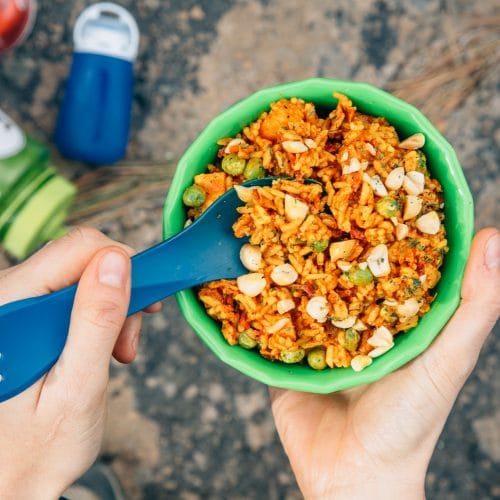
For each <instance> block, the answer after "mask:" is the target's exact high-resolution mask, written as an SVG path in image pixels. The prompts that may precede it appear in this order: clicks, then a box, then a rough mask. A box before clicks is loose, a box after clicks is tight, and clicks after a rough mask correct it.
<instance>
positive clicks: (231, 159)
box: [222, 153, 247, 175]
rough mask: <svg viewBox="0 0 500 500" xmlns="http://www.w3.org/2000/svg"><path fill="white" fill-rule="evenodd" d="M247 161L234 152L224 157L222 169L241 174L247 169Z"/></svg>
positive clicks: (227, 172) (233, 173)
mask: <svg viewBox="0 0 500 500" xmlns="http://www.w3.org/2000/svg"><path fill="white" fill-rule="evenodd" d="M246 163H247V162H246V161H245V160H244V159H243V158H240V157H239V156H238V155H237V154H236V153H233V154H230V155H227V156H224V158H222V170H224V172H226V174H229V175H241V174H242V173H243V170H245V165H246Z"/></svg>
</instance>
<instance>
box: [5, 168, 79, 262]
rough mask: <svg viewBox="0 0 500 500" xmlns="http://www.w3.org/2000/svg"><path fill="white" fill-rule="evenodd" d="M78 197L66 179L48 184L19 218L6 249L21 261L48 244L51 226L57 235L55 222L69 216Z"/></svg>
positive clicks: (8, 239) (20, 212)
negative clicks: (46, 237)
mask: <svg viewBox="0 0 500 500" xmlns="http://www.w3.org/2000/svg"><path fill="white" fill-rule="evenodd" d="M75 193H76V188H75V186H74V185H73V184H71V183H70V182H69V181H67V180H66V179H64V178H63V177H59V176H57V177H54V178H52V179H50V180H49V181H48V182H46V183H45V184H44V185H43V186H42V187H41V188H40V189H39V190H38V191H37V192H36V193H35V194H34V195H33V196H32V197H31V199H30V200H29V201H28V202H27V203H26V204H25V205H24V206H23V207H22V209H21V210H20V211H19V213H18V214H17V215H16V218H15V219H14V221H13V222H12V224H11V226H10V227H9V230H8V231H7V233H6V235H5V238H4V242H3V245H4V247H5V249H6V250H7V251H8V252H9V253H10V254H11V255H13V256H14V257H16V258H17V259H24V258H25V257H26V256H28V255H29V254H30V253H31V252H32V251H33V250H34V249H35V248H36V247H37V246H38V245H40V244H41V243H43V242H44V237H43V236H46V233H47V226H48V225H49V224H50V226H51V227H52V231H50V232H51V233H55V232H56V228H55V227H54V225H53V224H51V221H52V219H54V218H57V217H58V214H61V213H65V212H66V209H67V207H68V206H69V204H70V203H71V201H72V200H73V197H74V195H75ZM60 222H62V220H60ZM49 238H50V236H49Z"/></svg>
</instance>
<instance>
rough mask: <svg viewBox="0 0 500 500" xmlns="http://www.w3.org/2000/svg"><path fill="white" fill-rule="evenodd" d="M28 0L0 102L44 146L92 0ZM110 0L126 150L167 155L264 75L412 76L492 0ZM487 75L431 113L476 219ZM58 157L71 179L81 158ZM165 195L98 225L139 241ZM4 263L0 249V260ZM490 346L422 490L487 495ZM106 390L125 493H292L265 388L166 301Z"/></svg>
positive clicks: (495, 350)
mask: <svg viewBox="0 0 500 500" xmlns="http://www.w3.org/2000/svg"><path fill="white" fill-rule="evenodd" d="M39 3H40V12H39V16H38V19H37V23H36V26H35V30H34V33H33V34H32V36H31V37H30V38H29V40H28V41H27V42H26V43H25V44H24V45H23V46H22V47H20V48H19V49H18V50H16V51H15V52H12V53H11V54H9V55H7V56H3V57H2V59H1V60H0V107H1V108H2V109H5V111H7V112H8V113H10V114H11V115H12V116H13V117H14V118H15V119H16V120H17V121H18V122H19V123H20V124H21V125H22V126H23V127H24V128H25V129H26V130H28V131H29V132H30V133H32V134H33V135H35V136H36V137H38V138H39V139H41V140H42V141H44V142H45V143H47V144H50V143H51V138H52V132H53V129H54V123H55V119H56V115H57V109H58V105H59V103H60V101H61V98H62V94H63V85H64V79H65V76H66V74H67V71H68V65H69V63H70V59H71V29H72V26H73V23H74V21H75V19H76V16H77V15H78V13H79V12H80V11H81V10H82V9H83V7H84V6H85V5H87V4H89V3H90V2H86V1H83V0H52V1H50V2H44V1H43V0H41V1H40V2H39ZM119 3H121V4H122V5H124V6H126V7H128V8H130V10H131V11H132V12H133V14H134V15H135V16H136V19H137V20H138V23H139V26H140V29H141V32H142V38H141V50H140V55H139V59H138V61H137V64H136V75H137V81H136V86H135V96H134V107H133V128H132V136H131V142H130V147H129V153H128V159H131V160H157V161H165V162H166V161H167V160H168V161H171V160H174V161H175V159H176V158H178V157H179V155H180V154H181V153H182V151H183V150H184V149H185V147H186V146H187V145H188V144H189V143H190V142H191V140H192V139H193V138H194V137H195V136H196V135H197V133H198V132H199V131H200V130H201V129H202V128H203V126H204V125H205V124H206V123H207V122H208V121H209V120H210V119H211V118H212V117H213V116H215V115H216V114H217V113H218V112H220V111H222V110H223V109H225V108H226V107H227V106H229V105H230V104H232V103H233V102H235V101H236V100H238V99H240V98H242V97H244V96H246V95H248V94H249V93H251V92H253V91H254V90H257V89H258V88H260V87H262V86H266V85H270V84H273V83H277V82H282V81H289V80H295V79H300V78H305V77H309V76H315V75H316V76H325V77H335V78H344V79H352V80H359V81H367V82H371V83H374V84H376V85H378V86H381V87H390V85H391V83H392V82H394V81H401V80H402V79H412V78H414V77H417V76H421V74H422V72H423V71H425V68H426V67H428V66H429V65H432V62H433V60H434V59H436V58H437V57H438V56H439V55H440V54H441V53H442V52H443V51H444V50H445V48H447V47H449V45H450V44H449V42H450V40H452V41H454V43H455V42H456V43H457V50H458V53H459V54H460V47H461V46H462V45H461V44H464V43H466V42H467V40H465V41H464V38H463V37H462V38H460V37H459V36H458V35H457V34H458V33H459V32H460V30H461V29H463V28H464V26H467V23H469V22H471V20H474V19H478V18H479V19H482V20H484V23H486V24H487V23H490V24H491V22H492V19H493V21H494V18H492V16H494V15H498V8H495V2H494V0H483V1H482V2H470V1H465V0H456V1H451V0H411V1H407V2H403V1H402V0H366V1H365V0H337V1H335V2H324V1H320V0H312V1H308V2H303V1H300V0H261V1H251V0H248V1H243V0H242V1H236V0H213V1H210V0H204V1H195V0H189V1H183V2H176V1H174V0H165V1H160V0H139V1H137V2H133V1H132V0H126V1H120V2H119ZM455 35H457V36H455ZM467 36H469V37H471V36H474V35H471V33H470V32H469V34H468V35H467ZM496 37H497V39H498V32H497V33H496ZM495 47H496V49H497V48H498V45H496V46H495ZM457 61H460V57H459V56H458V59H457ZM464 81H465V80H464ZM464 85H465V84H464ZM497 88H498V66H497V68H496V69H495V67H494V66H493V67H487V68H486V69H485V70H484V71H483V72H482V73H481V77H480V78H478V79H477V80H476V81H475V82H474V85H473V86H472V87H471V88H468V89H466V91H465V92H464V94H463V100H461V101H460V103H458V105H456V106H455V107H454V108H453V109H452V110H451V111H447V112H446V113H445V108H446V103H443V109H442V110H441V109H440V107H439V106H438V108H437V109H432V110H431V111H430V112H431V113H432V116H433V117H436V119H440V120H441V119H442V121H440V126H441V128H442V130H443V131H444V133H445V134H446V136H447V137H448V138H449V140H450V142H451V143H452V144H453V145H454V146H455V148H456V150H457V153H458V155H459V157H460V159H461V161H462V164H463V167H464V170H465V174H466V176H467V178H468V181H469V183H470V186H471V190H472V191H473V194H474V198H475V202H476V211H477V216H476V225H477V227H478V228H479V227H483V226H485V225H491V224H497V225H498V220H499V216H500V213H499V205H498V198H499V193H500V177H499V175H498V172H499V169H498V159H499V154H498V142H499V139H500V135H499V132H498V130H499V127H498V118H499V116H498V109H499V107H498V104H499V97H498V93H497V92H496V91H497ZM410 97H411V96H410ZM431 98H432V95H430V94H429V99H431ZM445 115H446V116H445ZM54 158H55V159H56V163H57V154H56V153H55V152H54ZM61 165H62V163H61ZM62 168H63V170H65V172H66V173H68V175H72V176H74V177H76V176H78V175H79V174H81V173H82V172H85V171H86V170H87V168H86V167H85V166H82V165H77V164H69V165H68V164H66V165H65V166H64V167H62ZM171 173H172V172H171V170H169V169H168V168H167V167H166V175H170V174H171ZM162 203H163V196H158V197H155V198H153V199H147V200H144V201H138V202H137V203H136V204H135V205H134V211H133V213H131V217H130V218H129V219H128V220H126V221H125V222H123V221H117V222H115V223H108V224H106V225H104V226H102V227H101V229H103V230H104V231H106V232H107V233H108V234H110V235H111V236H112V237H114V238H116V239H119V240H122V241H125V242H127V243H129V244H131V245H133V246H135V247H136V248H138V249H141V248H145V247H147V246H149V245H151V244H152V243H153V242H155V241H158V240H159V239H160V237H161V225H160V220H161V206H162ZM8 264H9V261H8V260H7V259H6V257H5V256H1V255H0V268H1V267H5V266H7V265H8ZM499 351H500V339H499V336H498V328H497V332H496V335H494V336H491V337H490V339H489V340H488V342H487V344H486V346H485V347H484V349H483V352H482V355H481V357H480V360H479V363H478V366H477V368H476V370H475V371H474V373H473V374H472V376H471V378H470V380H469V381H468V383H467V385H466V386H465V388H464V389H463V391H462V393H461V394H460V396H459V398H458V400H457V403H456V405H455V408H454V410H453V412H452V414H451V416H450V418H449V420H448V423H447V425H446V428H445V430H444V432H443V434H442V436H441V438H440V440H439V443H438V446H437V449H436V452H435V455H434V457H433V459H432V463H431V466H430V470H429V473H428V477H427V495H428V498H430V499H458V500H469V499H492V498H500V470H499V469H500V432H499V428H500V352H499ZM110 401H111V403H110V404H111V406H110V422H109V426H108V430H107V432H106V438H105V443H104V449H103V460H104V461H105V462H107V463H109V464H111V466H112V467H113V469H114V471H115V472H116V473H117V474H118V476H119V478H120V480H121V482H122V484H123V486H124V489H125V491H126V492H127V495H128V496H129V497H130V498H134V499H139V498H145V499H153V498H154V499H160V498H179V499H182V500H196V499H202V498H203V499H205V498H207V499H221V498H224V499H226V498H227V499H232V500H238V499H257V498H258V499H262V498H265V499H270V500H272V499H286V500H294V499H299V498H301V495H300V492H299V491H298V489H297V486H296V483H295V480H294V478H293V475H292V474H291V471H290V468H289V465H288V462H287V459H286V457H285V455H284V453H283V451H282V449H281V446H280V444H279V441H278V438H277V435H276V433H275V429H274V427H273V422H272V418H271V414H270V409H269V400H268V395H267V389H266V388H265V387H264V386H262V385H260V384H258V383H256V382H253V381H251V380H249V379H247V378H245V377H244V376H242V375H240V374H239V373H236V372H234V371H233V370H232V369H230V368H228V367H225V366H224V365H223V364H222V363H220V362H219V361H218V360H217V359H215V357H214V356H213V355H212V354H211V353H210V352H209V351H208V350H207V349H206V348H205V347H204V345H202V343H201V342H200V341H199V340H198V338H197V337H196V335H195V334H194V333H193V331H192V330H191V329H190V327H188V326H187V324H186V323H185V321H184V320H183V318H182V317H181V315H180V313H179V311H178V309H177V306H176V304H175V301H174V300H173V299H168V300H166V301H165V306H164V309H163V312H162V313H161V314H160V315H157V316H155V317H151V318H147V319H146V321H145V323H144V328H143V338H142V345H141V349H140V354H139V357H138V360H137V362H136V363H135V364H134V365H132V366H130V367H121V366H114V367H113V378H112V382H111V387H110Z"/></svg>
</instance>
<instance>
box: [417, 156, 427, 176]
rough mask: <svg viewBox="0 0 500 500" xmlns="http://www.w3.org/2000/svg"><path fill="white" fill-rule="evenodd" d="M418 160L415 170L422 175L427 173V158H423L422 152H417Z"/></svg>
mask: <svg viewBox="0 0 500 500" xmlns="http://www.w3.org/2000/svg"><path fill="white" fill-rule="evenodd" d="M417 153H418V160H417V168H418V169H419V170H420V171H421V172H423V173H424V174H426V173H427V158H426V157H425V155H424V153H422V151H420V150H418V151H417Z"/></svg>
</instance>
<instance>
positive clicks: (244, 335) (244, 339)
mask: <svg viewBox="0 0 500 500" xmlns="http://www.w3.org/2000/svg"><path fill="white" fill-rule="evenodd" d="M238 344H239V345H240V346H241V347H243V349H253V348H254V347H255V346H256V345H257V341H256V340H254V339H253V338H252V337H250V335H249V334H248V332H246V331H243V332H241V333H240V336H239V337H238Z"/></svg>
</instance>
